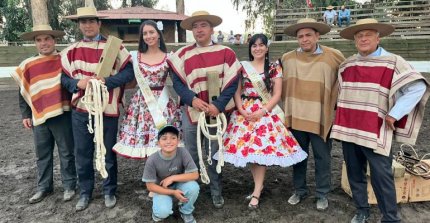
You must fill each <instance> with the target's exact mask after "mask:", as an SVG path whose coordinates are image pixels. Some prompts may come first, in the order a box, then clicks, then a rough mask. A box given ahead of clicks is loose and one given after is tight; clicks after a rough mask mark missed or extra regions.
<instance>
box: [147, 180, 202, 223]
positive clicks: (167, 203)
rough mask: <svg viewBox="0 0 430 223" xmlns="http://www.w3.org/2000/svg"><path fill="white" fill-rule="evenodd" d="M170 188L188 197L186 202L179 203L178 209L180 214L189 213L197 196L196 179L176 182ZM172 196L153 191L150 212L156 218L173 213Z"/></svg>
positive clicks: (197, 185)
mask: <svg viewBox="0 0 430 223" xmlns="http://www.w3.org/2000/svg"><path fill="white" fill-rule="evenodd" d="M169 188H170V189H172V190H176V189H179V190H181V191H182V192H184V196H185V197H186V198H188V202H187V203H182V204H180V205H179V211H180V212H181V213H182V214H191V213H193V211H194V203H195V202H196V200H197V197H198V196H199V190H200V187H199V184H198V183H197V182H196V181H188V182H177V183H174V184H172V185H171V186H170V187H169ZM172 206H173V196H170V195H164V194H157V193H154V197H153V198H152V212H153V214H154V215H155V216H157V217H158V218H162V219H164V218H167V217H169V215H171V214H173V209H172Z"/></svg>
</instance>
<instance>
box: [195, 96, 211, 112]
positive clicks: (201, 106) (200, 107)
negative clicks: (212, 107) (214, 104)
mask: <svg viewBox="0 0 430 223" xmlns="http://www.w3.org/2000/svg"><path fill="white" fill-rule="evenodd" d="M192 106H193V108H194V109H196V110H197V111H199V112H202V111H204V112H208V111H209V104H208V103H206V102H205V101H203V100H202V99H200V98H197V97H196V98H194V99H193V101H192Z"/></svg>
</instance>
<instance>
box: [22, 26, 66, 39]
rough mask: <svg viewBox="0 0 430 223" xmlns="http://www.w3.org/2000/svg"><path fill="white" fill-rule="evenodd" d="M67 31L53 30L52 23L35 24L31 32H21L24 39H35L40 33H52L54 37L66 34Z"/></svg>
mask: <svg viewBox="0 0 430 223" xmlns="http://www.w3.org/2000/svg"><path fill="white" fill-rule="evenodd" d="M65 34H66V33H65V32H63V31H60V30H52V28H51V26H50V25H35V26H33V29H32V31H31V32H26V33H23V34H21V36H20V37H21V39H23V40H34V38H35V37H36V36H38V35H51V36H53V37H54V38H59V37H62V36H64V35H65Z"/></svg>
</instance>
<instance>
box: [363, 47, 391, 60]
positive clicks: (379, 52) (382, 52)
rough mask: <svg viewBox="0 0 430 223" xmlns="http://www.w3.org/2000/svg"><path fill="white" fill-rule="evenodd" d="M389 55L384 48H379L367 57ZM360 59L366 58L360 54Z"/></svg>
mask: <svg viewBox="0 0 430 223" xmlns="http://www.w3.org/2000/svg"><path fill="white" fill-rule="evenodd" d="M388 54H389V53H388V52H387V51H386V50H385V49H384V48H382V47H380V46H378V48H376V50H375V51H374V52H373V53H371V54H369V55H367V56H366V57H378V56H387V55H388ZM358 56H359V57H365V56H361V55H360V53H359V54H358Z"/></svg>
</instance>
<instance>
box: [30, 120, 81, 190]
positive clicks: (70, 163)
mask: <svg viewBox="0 0 430 223" xmlns="http://www.w3.org/2000/svg"><path fill="white" fill-rule="evenodd" d="M33 134H34V145H35V147H36V157H37V172H38V177H37V178H38V179H37V190H38V191H52V190H53V184H54V180H53V177H54V176H53V175H54V173H53V172H54V148H55V144H57V148H58V156H59V158H60V173H61V180H62V182H63V187H64V189H65V190H72V189H73V190H74V189H75V188H76V168H75V156H74V155H73V133H72V123H71V117H70V112H65V113H64V114H62V115H59V116H56V117H53V118H50V119H48V120H46V122H45V123H43V124H41V125H38V126H34V128H33Z"/></svg>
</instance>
